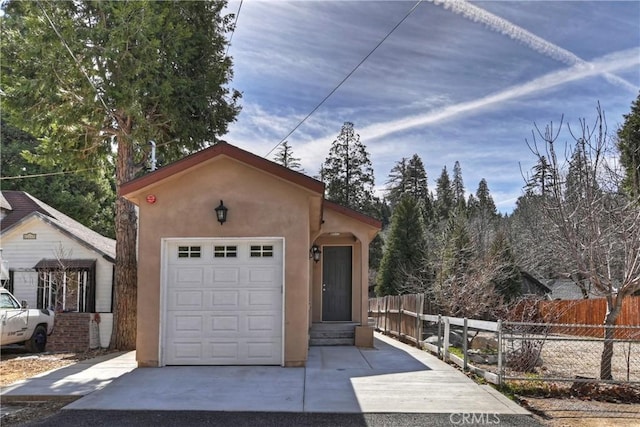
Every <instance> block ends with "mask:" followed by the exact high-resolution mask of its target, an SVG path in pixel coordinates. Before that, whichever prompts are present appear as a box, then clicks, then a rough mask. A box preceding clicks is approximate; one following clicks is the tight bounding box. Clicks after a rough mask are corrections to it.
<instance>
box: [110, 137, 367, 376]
mask: <svg viewBox="0 0 640 427" xmlns="http://www.w3.org/2000/svg"><path fill="white" fill-rule="evenodd" d="M121 195H122V196H124V197H126V198H127V199H129V200H131V201H132V202H133V203H135V204H136V205H138V207H139V221H140V226H139V250H138V254H139V255H138V256H139V263H138V326H137V328H138V329H137V337H138V338H137V358H138V364H139V366H163V365H242V364H247V365H282V366H303V365H304V364H305V362H306V360H307V353H308V345H309V330H310V328H311V325H312V323H317V322H354V323H355V324H357V325H359V326H358V327H357V328H356V342H355V344H357V345H371V343H372V340H373V338H372V337H373V330H372V328H370V327H368V323H367V320H368V316H367V294H368V284H367V281H368V269H369V266H368V252H369V243H370V242H371V240H372V239H373V238H374V237H375V235H376V234H377V232H378V231H379V229H380V222H379V221H377V220H376V219H373V218H371V217H368V216H366V215H363V214H361V213H358V212H356V211H353V210H351V209H348V208H345V207H342V206H339V205H337V204H335V203H332V202H329V201H327V200H325V199H324V184H323V183H322V182H320V181H317V180H315V179H313V178H310V177H308V176H306V175H303V174H300V173H297V172H294V171H292V170H290V169H287V168H285V167H282V166H280V165H277V164H275V163H273V162H271V161H268V160H266V159H264V158H261V157H258V156H256V155H253V154H251V153H249V152H247V151H244V150H241V149H239V148H237V147H235V146H233V145H230V144H227V143H218V144H216V145H214V146H212V147H210V148H208V149H205V150H203V151H200V152H198V153H196V154H193V155H191V156H189V157H186V158H184V159H182V160H180V161H178V162H175V163H173V164H171V165H168V166H166V167H163V168H161V169H159V170H157V171H154V172H152V173H149V174H147V175H145V176H143V177H141V178H138V179H136V180H133V181H131V182H129V183H126V184H125V185H123V186H122V187H121ZM221 204H223V206H224V207H225V208H226V209H228V210H227V211H226V214H227V218H226V221H225V222H219V221H218V218H217V216H216V211H215V208H216V207H219V206H220V205H221ZM314 247H315V248H317V249H318V250H319V251H320V252H321V253H320V257H319V258H320V259H319V261H318V262H315V261H314V259H313V258H312V256H311V255H312V252H313V249H314Z"/></svg>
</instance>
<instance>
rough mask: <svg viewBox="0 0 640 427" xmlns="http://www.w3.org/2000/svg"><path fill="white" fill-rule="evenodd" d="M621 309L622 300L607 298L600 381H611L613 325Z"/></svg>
mask: <svg viewBox="0 0 640 427" xmlns="http://www.w3.org/2000/svg"><path fill="white" fill-rule="evenodd" d="M621 308H622V298H618V297H617V296H616V297H615V298H613V297H607V315H606V316H605V318H604V348H603V349H602V356H601V358H600V379H601V380H613V373H612V370H611V360H612V359H613V340H614V338H615V329H614V325H615V323H616V320H617V319H618V315H619V314H620V310H621Z"/></svg>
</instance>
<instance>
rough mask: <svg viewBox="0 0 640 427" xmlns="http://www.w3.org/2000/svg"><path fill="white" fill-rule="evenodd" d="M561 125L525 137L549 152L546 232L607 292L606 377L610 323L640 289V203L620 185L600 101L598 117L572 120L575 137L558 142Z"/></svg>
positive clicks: (582, 278) (582, 274) (575, 270)
mask: <svg viewBox="0 0 640 427" xmlns="http://www.w3.org/2000/svg"><path fill="white" fill-rule="evenodd" d="M561 128H562V120H561V121H560V126H559V127H558V128H557V129H556V131H555V132H554V128H553V123H551V124H549V125H547V126H546V127H545V130H544V132H542V131H541V130H540V129H539V128H538V127H536V133H534V134H533V135H534V138H533V141H532V142H530V141H527V144H528V145H529V148H530V149H531V151H532V152H533V154H534V155H536V156H537V157H538V160H539V161H541V160H542V159H543V158H544V159H545V161H546V162H547V163H548V166H549V170H548V173H549V176H550V180H548V181H547V187H546V191H545V194H544V195H543V196H542V197H541V207H542V211H541V212H540V214H541V215H545V216H546V217H547V219H548V220H549V222H548V223H549V225H550V229H549V230H546V231H547V236H546V238H549V239H550V240H549V242H550V243H551V245H552V246H553V248H554V250H555V253H556V254H557V257H558V260H560V261H561V268H563V269H564V273H565V274H566V275H567V276H569V277H571V278H573V279H574V281H576V282H577V283H579V284H581V285H582V286H583V287H584V286H589V288H590V291H591V292H592V293H594V294H596V295H601V296H603V297H604V298H606V301H607V314H606V316H605V318H604V319H603V323H604V325H605V328H604V329H605V335H604V348H603V352H602V358H601V364H600V377H601V379H604V380H608V379H612V373H611V359H612V356H613V338H614V337H613V335H614V331H613V329H612V328H611V326H613V325H614V324H615V322H616V319H617V318H618V316H619V314H620V310H621V308H622V301H623V300H624V298H625V297H627V296H630V295H632V294H633V293H634V292H636V291H638V290H640V205H639V203H638V200H636V199H633V198H630V197H628V196H626V195H624V194H623V193H622V192H620V191H619V189H620V183H621V181H622V177H623V175H622V174H621V173H620V170H619V168H617V167H616V161H615V159H616V158H617V155H616V153H615V152H614V144H612V143H611V139H610V137H609V135H608V134H607V127H606V121H605V116H604V112H603V110H602V109H601V108H600V106H599V105H598V109H597V117H596V119H595V122H594V124H593V125H591V126H589V125H588V124H587V122H586V120H584V119H583V120H580V126H579V128H578V129H577V130H575V129H572V128H571V126H569V125H568V124H567V128H568V130H569V132H570V134H571V136H572V138H573V139H574V142H575V144H573V145H567V144H565V146H564V147H562V148H561V147H559V146H558V145H559V143H558V136H559V131H560V129H561ZM536 135H537V136H536ZM540 140H541V142H540ZM562 151H564V153H563V152H562Z"/></svg>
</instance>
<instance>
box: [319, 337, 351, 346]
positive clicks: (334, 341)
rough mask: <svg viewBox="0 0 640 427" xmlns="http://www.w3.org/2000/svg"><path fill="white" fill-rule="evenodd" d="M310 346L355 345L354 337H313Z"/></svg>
mask: <svg viewBox="0 0 640 427" xmlns="http://www.w3.org/2000/svg"><path fill="white" fill-rule="evenodd" d="M309 345H310V346H314V347H315V346H323V345H354V339H353V338H311V339H310V340H309Z"/></svg>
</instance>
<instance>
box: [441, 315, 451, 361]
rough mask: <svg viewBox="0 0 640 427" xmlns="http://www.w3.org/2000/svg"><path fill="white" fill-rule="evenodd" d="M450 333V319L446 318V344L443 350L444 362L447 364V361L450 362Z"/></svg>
mask: <svg viewBox="0 0 640 427" xmlns="http://www.w3.org/2000/svg"><path fill="white" fill-rule="evenodd" d="M449 332H450V325H449V318H448V317H447V316H445V318H444V344H443V345H442V347H443V349H442V360H444V361H445V362H446V361H447V360H449Z"/></svg>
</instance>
